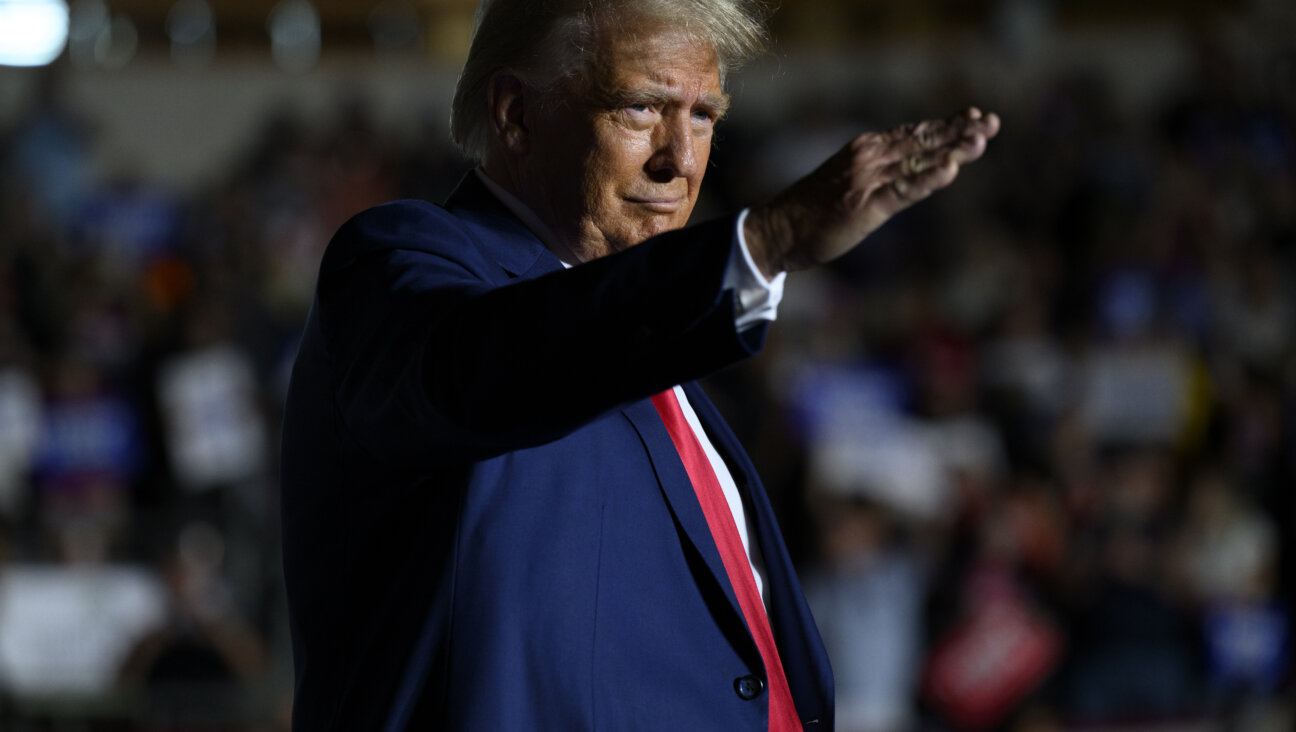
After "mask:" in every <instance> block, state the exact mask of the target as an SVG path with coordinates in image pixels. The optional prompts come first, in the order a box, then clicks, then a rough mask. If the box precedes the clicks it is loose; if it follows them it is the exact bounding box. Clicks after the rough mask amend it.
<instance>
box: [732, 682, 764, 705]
mask: <svg viewBox="0 0 1296 732" xmlns="http://www.w3.org/2000/svg"><path fill="white" fill-rule="evenodd" d="M734 691H736V692H738V696H740V697H742V698H743V700H745V701H751V700H752V699H755V698H756V697H758V696H760V695H761V692H762V691H765V682H764V681H761V680H760V678H759V677H757V676H742V677H739V678H737V679H734Z"/></svg>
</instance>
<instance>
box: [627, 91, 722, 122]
mask: <svg viewBox="0 0 1296 732" xmlns="http://www.w3.org/2000/svg"><path fill="white" fill-rule="evenodd" d="M680 100H681V97H680V95H679V94H677V93H676V92H673V91H669V90H666V89H622V90H619V91H616V92H613V93H612V94H610V95H609V99H608V101H609V102H610V103H611V105H612V106H622V105H625V104H651V105H667V104H672V103H678V102H680ZM697 106H699V107H701V108H703V109H706V110H708V111H710V112H711V113H713V114H714V115H715V116H716V117H717V118H719V117H723V116H724V115H725V112H727V111H729V95H728V94H724V93H721V94H703V95H702V96H700V97H698V102H697Z"/></svg>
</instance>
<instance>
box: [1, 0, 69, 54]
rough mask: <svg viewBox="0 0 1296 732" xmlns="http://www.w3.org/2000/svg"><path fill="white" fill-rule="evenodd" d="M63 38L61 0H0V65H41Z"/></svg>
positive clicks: (65, 34)
mask: <svg viewBox="0 0 1296 732" xmlns="http://www.w3.org/2000/svg"><path fill="white" fill-rule="evenodd" d="M67 37H68V6H67V2H66V1H65V0H0V66H44V65H46V64H48V63H50V62H52V61H53V60H54V59H56V58H58V57H59V54H60V53H63V47H64V46H66V45H67Z"/></svg>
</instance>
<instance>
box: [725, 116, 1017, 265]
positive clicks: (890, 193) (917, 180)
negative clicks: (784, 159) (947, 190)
mask: <svg viewBox="0 0 1296 732" xmlns="http://www.w3.org/2000/svg"><path fill="white" fill-rule="evenodd" d="M998 132H999V117H998V116H996V115H994V114H993V113H992V114H987V115H983V114H981V111H980V110H979V109H977V108H975V107H972V108H970V109H968V110H967V111H965V112H960V113H959V114H956V115H954V116H952V117H949V118H948V119H945V120H928V121H926V122H920V123H918V124H916V125H904V126H902V127H897V128H896V129H894V130H891V131H890V132H882V133H875V132H869V133H865V134H863V135H860V136H859V137H857V138H855V139H854V140H852V141H851V143H850V144H849V145H847V146H846V147H844V148H842V150H841V151H840V152H838V153H837V154H836V155H833V156H832V157H831V158H828V160H827V161H825V162H824V164H823V165H821V166H819V168H818V169H817V170H815V171H814V172H813V173H811V174H810V175H808V176H806V177H805V178H802V179H801V180H799V181H797V182H796V183H793V184H792V186H791V187H789V188H787V189H786V190H784V191H783V192H782V193H780V194H778V195H777V196H775V198H774V199H773V200H772V201H770V202H769V203H767V204H764V205H762V206H757V207H755V208H753V209H752V210H751V212H750V213H749V214H748V215H747V219H746V222H745V225H744V229H743V234H744V236H745V237H746V238H747V246H748V249H749V250H750V251H751V254H752V258H753V259H754V260H755V262H756V265H757V266H758V267H759V268H760V270H761V272H762V273H764V274H765V276H766V277H772V276H774V275H775V274H778V273H779V272H783V271H792V270H798V269H807V268H809V267H813V266H815V265H819V264H823V263H825V262H829V261H831V260H833V259H836V258H837V257H840V256H841V255H843V254H845V253H846V252H849V251H850V250H851V249H854V248H855V246H856V245H857V244H859V243H860V241H862V240H863V239H864V237H866V236H868V235H869V234H871V233H872V232H873V231H875V230H876V229H877V228H878V227H879V226H881V225H882V224H884V223H885V222H886V221H887V219H889V218H891V217H892V216H894V215H896V214H897V213H899V212H900V211H903V210H904V209H906V208H908V207H909V206H911V205H913V204H914V203H917V202H918V201H921V200H922V199H924V198H926V197H928V196H930V195H931V194H932V193H934V192H935V191H937V190H940V189H941V188H944V187H945V186H947V185H949V184H950V183H953V182H954V178H955V177H957V176H958V172H959V167H960V166H962V165H964V164H966V163H970V162H972V161H974V160H976V159H977V158H979V157H981V154H982V153H984V152H985V148H986V142H987V141H988V140H989V139H990V138H992V137H994V136H995V135H996V134H998Z"/></svg>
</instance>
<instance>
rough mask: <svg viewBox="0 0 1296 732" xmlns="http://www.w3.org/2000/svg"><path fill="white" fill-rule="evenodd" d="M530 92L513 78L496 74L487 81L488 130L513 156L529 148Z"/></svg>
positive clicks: (501, 73)
mask: <svg viewBox="0 0 1296 732" xmlns="http://www.w3.org/2000/svg"><path fill="white" fill-rule="evenodd" d="M533 95H534V91H533V90H532V89H531V88H530V87H528V86H527V85H526V83H525V82H523V81H522V80H521V79H519V78H518V77H517V76H515V75H513V74H511V73H509V72H507V71H500V72H497V73H496V74H495V75H494V76H492V77H491V80H490V94H489V95H488V102H487V103H488V104H489V105H490V120H491V129H492V130H493V131H494V132H495V137H496V139H498V140H499V141H500V143H501V144H502V145H503V146H504V149H505V150H507V151H509V152H510V153H513V154H515V155H520V154H523V153H526V152H527V151H528V150H529V149H530V147H531V130H530V128H529V127H528V126H527V124H528V122H529V121H530V117H529V115H527V114H526V111H527V105H528V104H534V101H535V100H534V97H533Z"/></svg>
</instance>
